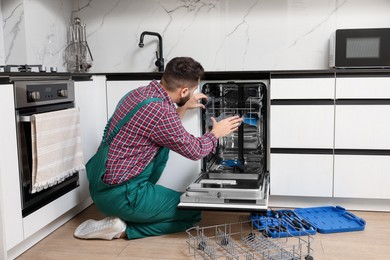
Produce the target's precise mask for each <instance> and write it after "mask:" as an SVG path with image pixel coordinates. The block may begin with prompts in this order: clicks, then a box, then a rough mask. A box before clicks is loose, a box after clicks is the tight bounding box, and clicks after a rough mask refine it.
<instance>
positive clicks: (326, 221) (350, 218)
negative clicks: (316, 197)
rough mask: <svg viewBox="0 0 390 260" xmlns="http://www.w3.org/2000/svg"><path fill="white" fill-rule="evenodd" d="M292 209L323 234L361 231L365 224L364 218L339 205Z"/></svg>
mask: <svg viewBox="0 0 390 260" xmlns="http://www.w3.org/2000/svg"><path fill="white" fill-rule="evenodd" d="M294 211H295V212H296V213H297V214H298V215H299V216H301V217H302V218H303V219H305V220H306V221H308V222H309V223H310V224H312V225H313V226H314V227H315V228H316V229H317V231H318V232H319V233H323V234H328V233H337V232H349V231H361V230H364V228H365V226H366V221H365V220H364V219H362V218H359V217H357V216H355V215H354V214H352V213H351V212H348V211H346V210H345V209H344V208H343V207H340V206H335V207H334V206H326V207H317V208H301V209H295V210H294Z"/></svg>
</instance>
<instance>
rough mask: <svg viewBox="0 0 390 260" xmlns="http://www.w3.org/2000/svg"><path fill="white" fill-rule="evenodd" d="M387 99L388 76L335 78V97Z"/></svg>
mask: <svg viewBox="0 0 390 260" xmlns="http://www.w3.org/2000/svg"><path fill="white" fill-rule="evenodd" d="M386 98H387V99H389V98H390V77H352V78H349V77H348V78H337V79H336V99H386Z"/></svg>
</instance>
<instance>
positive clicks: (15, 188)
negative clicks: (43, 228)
mask: <svg viewBox="0 0 390 260" xmlns="http://www.w3.org/2000/svg"><path fill="white" fill-rule="evenodd" d="M0 96H1V102H0V111H1V113H0V119H1V128H0V134H1V136H2V138H1V139H0V140H1V141H0V142H1V145H0V147H1V149H0V199H1V200H2V207H3V209H4V210H2V211H1V212H0V214H1V215H2V216H1V219H2V221H3V223H1V225H3V228H4V233H3V234H2V236H3V239H4V240H5V243H4V242H3V243H4V244H5V250H9V249H10V248H12V247H14V246H15V245H16V244H18V243H19V242H21V241H22V240H23V223H22V206H21V200H20V186H19V168H18V154H17V143H16V142H17V141H16V123H15V105H14V90H13V85H11V84H9V85H0ZM1 254H2V253H0V256H1Z"/></svg>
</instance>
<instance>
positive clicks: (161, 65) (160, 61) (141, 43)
mask: <svg viewBox="0 0 390 260" xmlns="http://www.w3.org/2000/svg"><path fill="white" fill-rule="evenodd" d="M145 35H154V36H157V37H158V49H159V50H158V53H157V52H156V58H157V60H156V62H155V63H154V64H155V65H156V66H157V67H158V71H164V57H163V43H162V38H161V35H160V34H159V33H156V32H148V31H144V32H142V33H141V37H140V38H139V44H138V46H139V47H140V48H142V47H144V36H145Z"/></svg>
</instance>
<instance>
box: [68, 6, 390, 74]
mask: <svg viewBox="0 0 390 260" xmlns="http://www.w3.org/2000/svg"><path fill="white" fill-rule="evenodd" d="M74 3H75V4H76V5H75V6H74V8H73V15H75V16H78V17H80V18H81V19H82V20H83V21H84V22H86V24H87V31H88V41H89V44H90V47H91V50H92V52H93V55H94V58H95V62H94V66H93V68H92V71H96V72H103V71H110V72H117V71H121V72H127V71H154V70H156V67H155V66H154V60H155V53H154V52H155V51H156V47H157V38H156V37H147V36H146V37H145V47H144V48H143V49H140V48H139V47H138V40H139V36H140V34H141V33H142V31H145V30H149V31H156V32H159V33H160V34H161V35H162V36H163V39H164V57H165V59H166V60H170V59H172V58H173V57H175V56H181V55H185V56H192V57H194V58H195V59H197V60H199V61H200V62H201V63H202V64H203V65H204V67H205V69H206V70H219V71H222V70H275V69H276V70H278V69H282V70H284V69H286V70H287V69H326V68H327V67H328V39H329V36H330V34H331V32H333V31H334V30H335V29H336V28H358V27H390V15H389V14H390V1H388V0H372V1H364V0H241V1H234V0H199V1H194V0H164V1H162V0H160V1H157V0H145V1H138V0H116V1H104V0H92V1H89V0H78V1H75V2H74Z"/></svg>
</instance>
